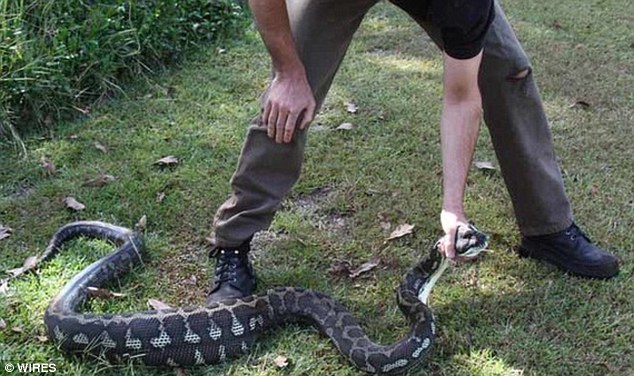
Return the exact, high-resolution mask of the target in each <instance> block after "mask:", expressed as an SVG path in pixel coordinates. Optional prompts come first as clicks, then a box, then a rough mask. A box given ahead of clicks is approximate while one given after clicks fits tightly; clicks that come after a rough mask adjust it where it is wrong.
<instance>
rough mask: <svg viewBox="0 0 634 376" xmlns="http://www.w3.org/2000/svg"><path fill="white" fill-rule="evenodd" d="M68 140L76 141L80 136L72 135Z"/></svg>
mask: <svg viewBox="0 0 634 376" xmlns="http://www.w3.org/2000/svg"><path fill="white" fill-rule="evenodd" d="M68 138H70V139H71V140H76V139H78V138H79V135H77V134H71V135H70V136H68Z"/></svg>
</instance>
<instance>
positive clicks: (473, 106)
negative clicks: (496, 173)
mask: <svg viewBox="0 0 634 376" xmlns="http://www.w3.org/2000/svg"><path fill="white" fill-rule="evenodd" d="M481 60H482V52H480V53H479V54H478V55H477V56H475V57H474V58H471V59H466V60H459V59H454V58H452V57H451V56H449V55H447V54H445V55H444V74H443V86H444V95H443V108H442V116H441V120H440V133H441V148H442V161H443V162H442V164H443V203H442V212H441V214H440V221H441V223H442V226H443V230H444V231H445V235H446V236H445V237H444V239H443V242H442V243H441V250H442V251H443V252H444V253H445V254H446V255H447V257H449V258H454V257H455V245H454V238H455V233H456V228H457V227H458V225H459V224H461V223H462V224H466V223H467V218H466V215H465V212H464V205H463V199H464V190H465V185H466V183H467V175H468V172H469V167H470V165H471V160H472V158H473V152H474V149H475V144H476V140H477V137H478V131H479V128H480V114H481V108H482V99H481V97H480V90H479V88H478V71H479V68H480V61H481Z"/></svg>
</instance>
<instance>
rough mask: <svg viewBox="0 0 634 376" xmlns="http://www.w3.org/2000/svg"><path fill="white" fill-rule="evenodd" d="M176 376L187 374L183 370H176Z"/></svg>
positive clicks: (185, 375)
mask: <svg viewBox="0 0 634 376" xmlns="http://www.w3.org/2000/svg"><path fill="white" fill-rule="evenodd" d="M176 376H187V372H186V371H185V369H184V368H177V369H176Z"/></svg>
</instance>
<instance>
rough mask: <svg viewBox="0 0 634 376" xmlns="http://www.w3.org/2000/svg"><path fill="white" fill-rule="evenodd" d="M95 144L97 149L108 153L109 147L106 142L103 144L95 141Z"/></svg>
mask: <svg viewBox="0 0 634 376" xmlns="http://www.w3.org/2000/svg"><path fill="white" fill-rule="evenodd" d="M93 145H95V148H96V149H97V150H99V151H100V152H102V153H104V154H106V153H108V148H107V147H106V146H105V145H104V144H102V143H101V142H99V141H95V143H94V144H93Z"/></svg>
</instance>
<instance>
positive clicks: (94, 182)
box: [82, 174, 116, 188]
mask: <svg viewBox="0 0 634 376" xmlns="http://www.w3.org/2000/svg"><path fill="white" fill-rule="evenodd" d="M115 180H116V178H115V177H114V176H112V175H106V174H99V175H98V176H97V177H95V178H93V179H90V180H88V181H87V182H85V183H84V184H82V185H83V186H84V187H93V188H98V187H103V186H104V185H106V184H108V183H111V182H113V181H115Z"/></svg>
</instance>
